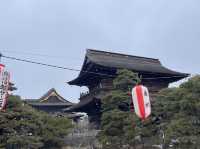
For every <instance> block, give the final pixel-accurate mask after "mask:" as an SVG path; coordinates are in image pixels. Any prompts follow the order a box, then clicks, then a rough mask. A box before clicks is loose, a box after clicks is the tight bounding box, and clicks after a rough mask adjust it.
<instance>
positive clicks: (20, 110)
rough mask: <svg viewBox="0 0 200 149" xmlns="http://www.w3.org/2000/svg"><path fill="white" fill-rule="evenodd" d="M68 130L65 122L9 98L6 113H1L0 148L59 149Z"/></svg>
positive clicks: (69, 124) (15, 98)
mask: <svg viewBox="0 0 200 149" xmlns="http://www.w3.org/2000/svg"><path fill="white" fill-rule="evenodd" d="M71 127H72V126H71V122H70V120H68V119H67V118H59V117H53V116H51V115H48V114H46V113H43V112H39V111H36V110H34V109H33V108H31V107H30V106H28V105H26V104H24V103H23V102H22V100H21V99H20V97H19V96H10V97H9V100H8V106H7V110H6V112H1V113H0V148H8V149H18V148H19V149H43V148H55V147H57V148H59V147H61V146H62V145H63V138H64V137H65V136H66V135H67V134H68V132H69V130H70V128H71Z"/></svg>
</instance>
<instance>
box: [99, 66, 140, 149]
mask: <svg viewBox="0 0 200 149" xmlns="http://www.w3.org/2000/svg"><path fill="white" fill-rule="evenodd" d="M138 83H140V78H139V76H138V74H137V73H133V72H131V71H128V70H125V69H123V70H119V71H118V76H117V77H116V78H115V79H114V81H113V84H114V89H113V91H112V92H111V93H110V94H109V95H108V96H106V97H104V98H103V99H102V108H103V114H102V122H101V129H102V131H101V133H100V134H99V138H100V141H101V142H102V144H104V148H122V146H123V145H126V144H130V142H131V138H133V137H134V134H135V133H134V131H135V130H134V129H133V118H134V117H135V116H134V115H133V114H132V113H130V111H129V103H130V97H129V95H128V93H129V92H130V90H131V88H132V87H134V86H135V85H136V84H138Z"/></svg>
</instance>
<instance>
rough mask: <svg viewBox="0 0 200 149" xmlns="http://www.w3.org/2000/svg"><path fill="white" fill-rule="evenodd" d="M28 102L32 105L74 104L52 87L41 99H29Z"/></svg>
mask: <svg viewBox="0 0 200 149" xmlns="http://www.w3.org/2000/svg"><path fill="white" fill-rule="evenodd" d="M26 102H27V103H28V104H30V105H32V106H72V105H74V104H73V103H71V102H69V101H68V100H66V99H64V98H63V97H62V96H60V95H59V94H58V93H57V91H56V90H55V89H54V88H52V89H50V90H49V91H48V92H47V93H45V94H44V95H43V96H42V97H41V98H40V99H34V100H31V99H27V100H26Z"/></svg>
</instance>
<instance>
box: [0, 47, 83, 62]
mask: <svg viewBox="0 0 200 149" xmlns="http://www.w3.org/2000/svg"><path fill="white" fill-rule="evenodd" d="M1 52H5V53H12V54H13V53H14V54H20V55H30V56H40V57H48V58H54V59H59V60H60V59H63V60H66V57H64V56H58V55H54V56H53V55H49V54H39V53H35V52H26V51H17V50H1ZM69 58H70V57H68V59H69ZM71 59H72V57H71ZM72 60H75V61H80V59H75V58H73V59H72Z"/></svg>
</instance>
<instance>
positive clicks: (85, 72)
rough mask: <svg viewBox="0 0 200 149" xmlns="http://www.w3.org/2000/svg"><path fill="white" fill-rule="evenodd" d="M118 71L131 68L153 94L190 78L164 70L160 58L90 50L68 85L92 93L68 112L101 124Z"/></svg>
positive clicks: (184, 74) (84, 96) (81, 98)
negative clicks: (103, 106)
mask: <svg viewBox="0 0 200 149" xmlns="http://www.w3.org/2000/svg"><path fill="white" fill-rule="evenodd" d="M118 69H128V70H131V71H133V72H136V73H138V74H139V76H142V84H143V85H145V86H147V87H148V88H149V91H150V93H151V95H155V94H156V93H157V92H158V91H159V90H161V89H163V88H167V87H168V85H169V84H170V83H172V82H175V81H178V80H181V79H183V78H185V77H187V76H188V74H186V73H180V72H176V71H173V70H170V69H168V68H166V67H164V66H163V65H162V64H161V62H160V61H159V60H158V59H154V58H147V57H139V56H133V55H126V54H119V53H111V52H105V51H98V50H91V49H88V50H87V53H86V56H85V60H84V63H83V66H82V70H81V72H80V74H79V76H78V77H77V78H76V79H74V80H72V81H70V82H68V84H70V85H77V86H86V87H88V89H89V93H87V94H82V95H81V97H80V102H79V103H78V104H75V105H72V106H70V107H69V108H66V109H65V111H66V112H69V111H73V112H85V113H87V114H88V116H89V120H90V122H91V123H94V124H95V125H98V124H99V122H100V117H101V110H100V109H101V99H102V97H103V96H105V95H106V94H108V93H109V91H110V90H112V89H113V79H114V78H115V77H113V76H116V73H117V70H118Z"/></svg>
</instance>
